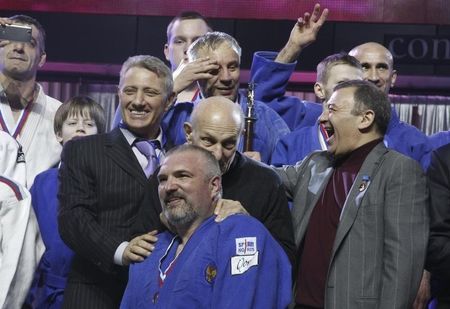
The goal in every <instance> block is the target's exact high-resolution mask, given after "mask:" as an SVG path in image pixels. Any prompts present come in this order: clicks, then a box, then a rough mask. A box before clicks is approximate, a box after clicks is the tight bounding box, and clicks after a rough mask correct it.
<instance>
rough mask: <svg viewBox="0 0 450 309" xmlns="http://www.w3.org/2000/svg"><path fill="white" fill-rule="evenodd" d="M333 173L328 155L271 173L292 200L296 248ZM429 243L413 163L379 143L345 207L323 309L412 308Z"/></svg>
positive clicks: (422, 190) (420, 178)
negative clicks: (279, 181)
mask: <svg viewBox="0 0 450 309" xmlns="http://www.w3.org/2000/svg"><path fill="white" fill-rule="evenodd" d="M332 171H333V167H332V161H331V158H330V156H329V154H328V153H327V152H326V151H323V152H313V153H312V154H311V155H309V156H308V157H306V158H305V160H303V161H302V162H299V163H297V165H295V166H285V167H283V168H279V169H277V172H278V173H279V175H280V176H281V178H282V179H283V183H284V184H285V186H286V190H287V193H288V195H289V196H290V197H291V198H292V199H293V203H294V205H293V209H292V217H293V222H294V231H295V234H294V235H295V242H296V245H297V248H299V247H301V244H302V242H303V238H304V236H305V232H306V229H307V227H308V223H309V219H310V216H311V213H312V211H313V209H314V207H315V206H316V204H317V201H318V199H319V198H320V196H321V194H322V192H323V190H324V189H325V187H326V185H327V183H328V180H329V179H330V176H331V175H332ZM427 240H428V191H427V186H426V178H425V175H424V174H423V172H422V169H421V167H420V166H419V165H418V164H417V162H415V161H414V160H412V159H410V158H407V157H405V156H404V155H401V154H400V153H398V152H396V151H394V150H390V149H387V148H386V147H385V146H384V144H383V143H380V144H378V145H377V146H375V148H374V149H373V150H372V151H371V152H370V153H369V155H368V156H367V157H366V159H365V160H364V163H363V165H362V166H361V169H360V170H359V172H358V175H357V177H356V179H355V182H354V183H353V186H352V188H351V189H350V192H349V194H348V195H347V199H346V201H345V203H344V206H343V209H342V213H341V218H340V222H339V225H338V228H337V231H336V237H335V240H334V245H333V250H332V255H331V260H330V265H329V268H328V277H327V281H326V289H325V308H328V309H331V308H333V309H340V308H410V307H411V306H412V303H413V301H414V298H415V296H416V293H417V289H418V287H419V283H420V279H421V277H422V271H423V265H424V261H425V253H426V245H427Z"/></svg>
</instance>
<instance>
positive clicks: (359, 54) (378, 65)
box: [349, 42, 397, 94]
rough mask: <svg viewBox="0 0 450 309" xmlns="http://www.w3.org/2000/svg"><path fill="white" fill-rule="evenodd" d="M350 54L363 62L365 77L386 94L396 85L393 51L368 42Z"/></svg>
mask: <svg viewBox="0 0 450 309" xmlns="http://www.w3.org/2000/svg"><path fill="white" fill-rule="evenodd" d="M349 55H351V56H353V57H355V58H356V59H358V61H359V62H361V65H362V67H363V71H364V79H365V80H368V81H370V82H372V83H374V84H375V85H376V86H377V87H378V88H379V89H381V90H382V91H384V92H385V93H386V94H387V93H389V90H390V89H391V87H393V86H394V84H395V80H396V79H397V72H396V71H395V70H394V60H393V57H392V54H391V52H390V51H389V50H388V49H387V48H386V47H384V46H383V45H381V44H379V43H375V42H368V43H364V44H361V45H358V46H356V47H355V48H353V49H352V50H351V51H350V52H349Z"/></svg>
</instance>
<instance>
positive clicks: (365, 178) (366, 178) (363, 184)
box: [359, 175, 370, 192]
mask: <svg viewBox="0 0 450 309" xmlns="http://www.w3.org/2000/svg"><path fill="white" fill-rule="evenodd" d="M369 182H370V177H369V176H366V175H364V176H363V177H362V182H361V184H360V185H359V192H362V191H364V190H366V189H367V186H368V185H369Z"/></svg>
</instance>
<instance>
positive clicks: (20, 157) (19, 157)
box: [16, 146, 25, 163]
mask: <svg viewBox="0 0 450 309" xmlns="http://www.w3.org/2000/svg"><path fill="white" fill-rule="evenodd" d="M16 163H25V154H24V153H23V151H22V146H19V150H18V151H17V159H16Z"/></svg>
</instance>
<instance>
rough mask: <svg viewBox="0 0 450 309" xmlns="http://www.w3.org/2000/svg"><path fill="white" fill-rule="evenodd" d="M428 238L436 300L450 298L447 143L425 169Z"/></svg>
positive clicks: (449, 151) (449, 149)
mask: <svg viewBox="0 0 450 309" xmlns="http://www.w3.org/2000/svg"><path fill="white" fill-rule="evenodd" d="M428 179H429V187H430V240H429V243H428V257H427V268H428V270H430V271H431V274H432V278H433V279H432V281H433V282H437V285H436V287H434V288H433V290H434V294H436V296H437V297H438V299H442V300H443V299H445V300H446V301H447V302H449V301H450V144H448V145H445V146H443V147H441V148H438V149H436V150H435V151H434V152H433V153H432V156H431V164H430V167H429V168H428Z"/></svg>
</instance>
